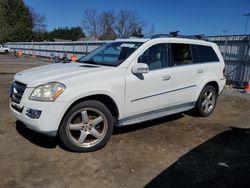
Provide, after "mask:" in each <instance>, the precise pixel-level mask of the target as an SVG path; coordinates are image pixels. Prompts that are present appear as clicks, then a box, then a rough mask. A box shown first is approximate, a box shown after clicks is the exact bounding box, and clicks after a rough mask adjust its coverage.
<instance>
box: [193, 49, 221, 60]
mask: <svg viewBox="0 0 250 188" xmlns="http://www.w3.org/2000/svg"><path fill="white" fill-rule="evenodd" d="M192 50H193V51H194V54H196V58H194V60H195V63H207V62H216V61H219V58H218V56H217V55H216V53H215V51H214V50H213V48H212V47H211V46H203V45H192Z"/></svg>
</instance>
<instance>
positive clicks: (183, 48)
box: [170, 43, 193, 66]
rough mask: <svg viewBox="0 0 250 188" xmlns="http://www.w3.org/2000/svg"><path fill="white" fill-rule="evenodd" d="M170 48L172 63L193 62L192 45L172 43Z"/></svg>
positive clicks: (187, 63) (186, 63)
mask: <svg viewBox="0 0 250 188" xmlns="http://www.w3.org/2000/svg"><path fill="white" fill-rule="evenodd" d="M170 48H171V60H172V65H177V66H178V65H189V64H192V63H193V60H192V52H191V46H190V45H189V44H182V43H180V44H179V43H176V44H175V43H172V44H170Z"/></svg>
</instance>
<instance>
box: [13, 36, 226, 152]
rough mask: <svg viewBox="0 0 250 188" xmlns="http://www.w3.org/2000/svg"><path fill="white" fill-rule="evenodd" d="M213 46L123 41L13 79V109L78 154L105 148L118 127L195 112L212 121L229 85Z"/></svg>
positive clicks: (173, 41)
mask: <svg viewBox="0 0 250 188" xmlns="http://www.w3.org/2000/svg"><path fill="white" fill-rule="evenodd" d="M223 72H224V61H223V58H222V56H221V53H220V51H219V49H218V47H217V45H216V44H214V43H211V42H207V41H204V40H198V39H197V40H196V39H188V38H180V37H164V36H161V35H158V36H155V37H152V38H150V39H145V38H131V39H119V40H116V41H114V42H111V43H108V44H106V45H104V46H102V47H100V48H98V49H96V50H95V51H93V52H92V53H90V54H88V55H86V56H85V57H83V58H81V59H79V60H78V61H77V62H76V63H60V64H51V65H46V66H42V67H38V68H33V69H30V70H26V71H23V72H20V73H17V74H16V75H15V78H14V81H13V85H12V88H11V94H10V98H11V102H10V109H11V111H12V113H13V114H14V116H15V117H16V118H17V119H18V120H20V121H22V122H23V123H24V124H25V125H26V126H27V127H29V128H30V129H33V130H35V131H37V132H40V133H43V134H46V135H50V136H56V135H58V136H59V138H60V140H61V141H62V142H63V144H64V145H65V146H66V147H68V148H69V149H71V150H73V151H78V152H87V151H94V150H97V149H100V148H101V147H103V146H104V145H105V144H106V143H107V141H108V139H109V138H110V136H111V135H112V132H113V128H114V126H125V125H130V124H136V123H140V122H143V121H148V120H152V119H156V118H159V117H163V116H167V115H170V114H175V113H180V112H184V111H188V110H191V109H193V111H195V112H196V113H197V114H198V115H200V116H208V115H210V114H211V113H212V111H213V110H214V108H215V105H216V100H217V96H218V95H219V94H220V93H221V91H222V90H223V88H224V85H225V82H226V80H225V77H224V75H223Z"/></svg>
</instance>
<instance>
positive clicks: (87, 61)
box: [80, 60, 99, 65]
mask: <svg viewBox="0 0 250 188" xmlns="http://www.w3.org/2000/svg"><path fill="white" fill-rule="evenodd" d="M80 63H88V64H95V65H99V63H98V62H96V61H93V60H85V61H80Z"/></svg>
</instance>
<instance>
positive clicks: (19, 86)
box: [10, 81, 26, 104]
mask: <svg viewBox="0 0 250 188" xmlns="http://www.w3.org/2000/svg"><path fill="white" fill-rule="evenodd" d="M25 89H26V84H23V83H20V82H17V81H13V84H12V86H11V90H10V98H11V101H13V102H15V103H17V104H20V102H21V99H22V96H23V93H24V91H25Z"/></svg>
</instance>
